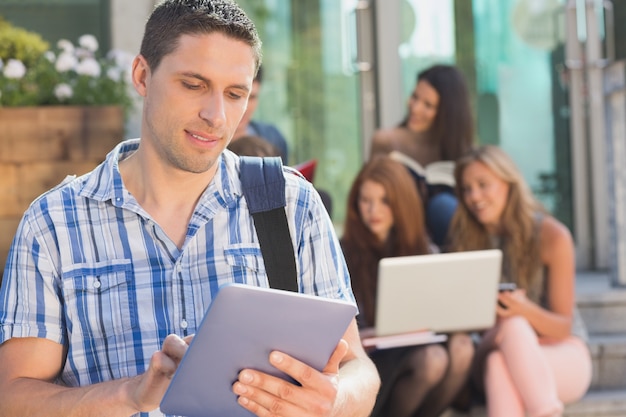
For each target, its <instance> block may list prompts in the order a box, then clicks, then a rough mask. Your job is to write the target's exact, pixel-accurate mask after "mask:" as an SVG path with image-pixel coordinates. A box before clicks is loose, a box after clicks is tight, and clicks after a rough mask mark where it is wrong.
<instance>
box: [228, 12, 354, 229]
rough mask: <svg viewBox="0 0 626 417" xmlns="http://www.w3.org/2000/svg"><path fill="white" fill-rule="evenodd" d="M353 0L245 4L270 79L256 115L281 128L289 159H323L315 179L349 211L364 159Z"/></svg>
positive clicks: (336, 213) (340, 211)
mask: <svg viewBox="0 0 626 417" xmlns="http://www.w3.org/2000/svg"><path fill="white" fill-rule="evenodd" d="M354 3H355V1H354V0H342V1H336V0H307V1H306V2H305V1H290V0H264V1H259V0H245V1H239V4H241V5H242V7H243V8H244V9H245V10H246V12H247V13H248V14H249V15H250V17H251V18H252V19H253V20H254V22H255V23H256V25H257V27H258V30H259V33H260V36H261V39H262V41H263V45H264V46H263V53H264V59H263V62H264V64H263V85H262V88H261V92H260V98H259V107H258V110H257V112H256V113H255V116H254V118H255V119H258V120H262V121H265V122H272V123H274V124H275V125H277V126H278V128H279V129H280V130H281V131H282V133H283V134H284V135H285V137H286V138H287V140H288V143H289V163H290V164H291V165H296V164H299V163H301V162H304V161H307V160H309V159H317V160H318V166H317V170H316V173H315V179H314V185H315V186H316V188H318V189H320V190H324V191H326V192H328V193H329V194H330V196H331V197H332V209H333V213H332V218H333V221H334V222H335V223H337V224H340V223H342V222H343V219H344V217H345V204H346V200H347V193H348V191H349V187H350V185H351V183H352V180H353V178H354V175H355V174H356V172H357V170H358V169H359V168H360V166H361V164H362V159H361V152H360V149H361V143H360V133H359V130H360V119H359V118H360V116H359V105H358V104H359V100H360V97H359V91H358V74H356V73H354V72H353V71H352V69H351V68H350V63H351V59H352V55H353V53H352V47H353V45H354V43H353V39H354V38H353V36H355V35H354V34H353V32H352V30H353V28H354V23H353V22H354V20H353V19H354V15H353V12H352V11H351V10H353V9H354Z"/></svg>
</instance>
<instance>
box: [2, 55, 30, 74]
mask: <svg viewBox="0 0 626 417" xmlns="http://www.w3.org/2000/svg"><path fill="white" fill-rule="evenodd" d="M25 74H26V67H25V66H24V64H23V63H22V61H20V60H18V59H9V62H7V65H6V66H5V67H4V76H5V77H7V78H16V79H20V78H22V77H23V76H24V75H25Z"/></svg>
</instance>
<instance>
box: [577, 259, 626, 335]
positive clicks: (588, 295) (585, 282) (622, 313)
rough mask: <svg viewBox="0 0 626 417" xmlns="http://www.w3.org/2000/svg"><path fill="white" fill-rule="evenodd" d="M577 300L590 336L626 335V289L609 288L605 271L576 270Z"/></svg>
mask: <svg viewBox="0 0 626 417" xmlns="http://www.w3.org/2000/svg"><path fill="white" fill-rule="evenodd" d="M576 299H577V303H578V309H579V310H580V313H581V315H582V317H583V320H584V321H585V324H586V325H587V329H588V330H589V333H590V334H591V335H611V334H623V335H626V288H615V287H611V284H610V281H609V275H608V273H607V272H595V271H593V272H588V271H579V272H577V274H576Z"/></svg>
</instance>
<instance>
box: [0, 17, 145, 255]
mask: <svg viewBox="0 0 626 417" xmlns="http://www.w3.org/2000/svg"><path fill="white" fill-rule="evenodd" d="M131 59H132V57H130V55H129V54H127V53H123V52H120V51H111V52H109V53H108V54H106V56H100V55H99V45H98V41H97V39H96V38H95V37H94V36H92V35H88V34H87V35H83V36H81V37H80V38H79V39H78V42H77V44H76V45H75V44H73V43H72V42H70V41H69V40H60V41H58V43H57V45H56V48H54V49H53V48H50V46H49V44H48V43H47V42H46V41H44V40H43V39H42V38H41V36H39V35H38V34H37V33H34V32H30V31H27V30H25V29H22V28H18V27H15V26H13V25H11V24H10V23H8V22H6V21H4V20H2V19H0V174H1V175H0V264H3V263H4V259H5V256H6V253H7V251H8V248H9V245H10V242H11V238H12V236H13V233H14V231H15V229H16V227H17V223H18V222H19V219H20V218H21V216H22V213H23V212H24V210H25V209H26V207H27V206H28V204H29V203H30V202H31V201H32V200H33V199H34V198H36V197H37V196H38V195H39V194H41V193H42V192H44V191H46V190H47V189H49V188H51V187H53V186H54V185H56V184H58V183H59V182H60V181H61V180H63V178H64V177H65V176H66V175H69V174H78V175H80V174H83V173H85V172H87V171H89V170H91V169H92V168H93V167H94V166H95V165H97V164H98V163H99V162H100V161H102V160H103V159H104V157H105V156H106V153H107V152H108V151H109V150H110V149H111V148H112V147H113V146H115V144H117V143H118V142H119V141H120V140H122V139H123V137H124V120H125V114H127V112H128V111H129V110H130V109H131V107H132V105H133V101H134V96H133V94H134V91H133V90H132V88H131V86H130V82H129V72H130V65H131Z"/></svg>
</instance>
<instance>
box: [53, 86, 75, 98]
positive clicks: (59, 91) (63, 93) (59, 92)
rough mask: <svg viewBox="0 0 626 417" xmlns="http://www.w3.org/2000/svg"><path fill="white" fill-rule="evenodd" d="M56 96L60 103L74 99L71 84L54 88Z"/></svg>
mask: <svg viewBox="0 0 626 417" xmlns="http://www.w3.org/2000/svg"><path fill="white" fill-rule="evenodd" d="M54 95H55V96H56V98H57V99H58V100H59V101H65V100H67V99H68V98H72V96H73V95H74V90H73V89H72V87H71V86H70V85H69V84H65V83H62V84H58V85H57V86H56V87H54Z"/></svg>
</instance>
